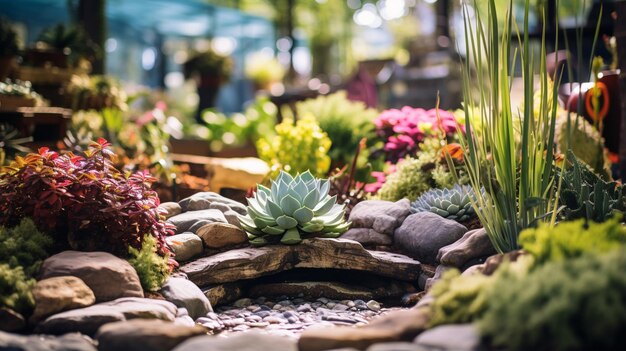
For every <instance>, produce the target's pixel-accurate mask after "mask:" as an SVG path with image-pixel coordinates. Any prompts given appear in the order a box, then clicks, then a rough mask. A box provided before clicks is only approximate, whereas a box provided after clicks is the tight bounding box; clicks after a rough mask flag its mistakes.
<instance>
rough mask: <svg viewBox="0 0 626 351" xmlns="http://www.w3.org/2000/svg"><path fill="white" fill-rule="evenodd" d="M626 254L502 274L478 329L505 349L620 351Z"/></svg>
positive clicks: (625, 337)
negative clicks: (523, 273) (520, 273)
mask: <svg viewBox="0 0 626 351" xmlns="http://www.w3.org/2000/svg"><path fill="white" fill-rule="evenodd" d="M624 267H626V251H625V250H624V249H623V248H622V249H618V250H614V251H612V252H611V253H608V254H605V255H603V256H597V255H591V254H588V255H584V256H582V257H579V258H576V259H571V260H566V261H557V262H549V263H547V264H545V265H543V266H541V267H538V268H537V269H534V270H532V271H530V272H529V273H528V274H527V275H517V274H511V273H509V272H506V271H504V272H503V273H502V274H501V275H500V276H499V277H498V279H497V280H496V281H495V282H494V284H493V286H492V288H491V289H490V291H489V293H488V296H487V300H488V301H489V304H488V306H487V309H486V310H485V312H484V315H483V318H482V319H481V320H480V322H479V324H478V326H479V329H480V331H481V333H482V334H483V336H484V337H485V339H486V340H487V341H488V342H489V343H491V344H492V345H493V346H495V347H497V348H500V347H501V348H503V349H506V350H537V351H543V350H546V351H548V350H549V351H566V350H619V349H621V347H623V345H626V333H624V325H626V274H625V273H624Z"/></svg>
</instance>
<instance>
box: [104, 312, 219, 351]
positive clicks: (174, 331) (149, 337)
mask: <svg viewBox="0 0 626 351" xmlns="http://www.w3.org/2000/svg"><path fill="white" fill-rule="evenodd" d="M206 332H207V329H206V328H204V327H202V326H199V325H196V326H192V327H188V326H180V325H176V324H174V323H171V322H164V321H160V320H142V319H134V320H131V321H124V322H116V323H109V324H105V325H103V326H102V327H100V329H99V330H98V333H97V334H96V339H97V340H98V351H120V350H124V351H144V350H150V351H169V350H171V349H173V348H174V347H176V346H177V345H178V344H180V343H181V342H183V341H185V340H187V339H189V338H191V337H194V336H199V335H204V334H206Z"/></svg>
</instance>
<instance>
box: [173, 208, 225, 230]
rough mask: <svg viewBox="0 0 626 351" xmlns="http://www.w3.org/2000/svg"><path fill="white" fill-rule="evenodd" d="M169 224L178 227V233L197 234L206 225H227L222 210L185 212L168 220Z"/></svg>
mask: <svg viewBox="0 0 626 351" xmlns="http://www.w3.org/2000/svg"><path fill="white" fill-rule="evenodd" d="M167 222H169V223H171V224H173V225H174V226H175V227H176V233H183V232H192V233H195V232H196V231H197V230H198V229H200V227H202V226H203V225H205V224H209V223H216V222H221V223H227V222H226V217H224V214H223V213H222V212H221V211H220V210H215V209H210V210H201V211H189V212H183V213H181V214H179V215H176V216H174V217H170V218H168V219H167Z"/></svg>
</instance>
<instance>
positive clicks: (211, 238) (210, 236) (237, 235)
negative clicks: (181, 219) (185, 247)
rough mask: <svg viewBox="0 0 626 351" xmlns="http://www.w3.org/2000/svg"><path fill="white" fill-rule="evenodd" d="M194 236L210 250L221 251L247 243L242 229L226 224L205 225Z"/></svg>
mask: <svg viewBox="0 0 626 351" xmlns="http://www.w3.org/2000/svg"><path fill="white" fill-rule="evenodd" d="M196 234H197V235H198V236H199V237H200V238H201V239H202V241H204V245H205V246H206V247H208V248H210V249H223V248H227V247H232V246H237V245H241V244H244V243H247V242H248V236H247V235H246V233H245V232H244V231H243V230H242V229H240V228H239V227H237V226H234V225H232V224H228V223H209V224H205V225H203V226H202V227H201V228H200V229H198V230H197V231H196Z"/></svg>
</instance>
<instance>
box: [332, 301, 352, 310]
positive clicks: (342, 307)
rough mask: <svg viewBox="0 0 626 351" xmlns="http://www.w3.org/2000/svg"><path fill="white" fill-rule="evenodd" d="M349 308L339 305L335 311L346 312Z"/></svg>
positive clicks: (334, 308) (335, 307)
mask: <svg viewBox="0 0 626 351" xmlns="http://www.w3.org/2000/svg"><path fill="white" fill-rule="evenodd" d="M348 308H349V307H348V306H346V305H344V304H340V303H338V304H336V305H335V306H334V307H333V311H346V310H347V309H348Z"/></svg>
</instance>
